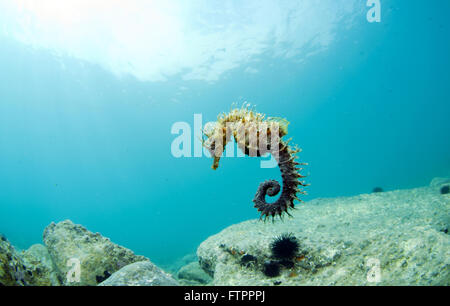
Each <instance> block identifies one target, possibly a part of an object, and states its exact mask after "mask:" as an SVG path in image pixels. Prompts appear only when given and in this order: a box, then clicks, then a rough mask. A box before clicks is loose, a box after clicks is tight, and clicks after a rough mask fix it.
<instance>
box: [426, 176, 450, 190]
mask: <svg viewBox="0 0 450 306" xmlns="http://www.w3.org/2000/svg"><path fill="white" fill-rule="evenodd" d="M448 184H450V179H449V178H445V177H435V178H434V179H432V180H431V183H430V187H434V188H436V189H439V188H441V187H442V186H444V185H448Z"/></svg>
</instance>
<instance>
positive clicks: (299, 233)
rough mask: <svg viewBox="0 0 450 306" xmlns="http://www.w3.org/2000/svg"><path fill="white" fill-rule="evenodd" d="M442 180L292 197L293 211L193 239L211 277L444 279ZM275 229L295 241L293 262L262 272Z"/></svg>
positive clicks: (218, 280) (223, 281) (449, 254)
mask: <svg viewBox="0 0 450 306" xmlns="http://www.w3.org/2000/svg"><path fill="white" fill-rule="evenodd" d="M445 181H447V180H443V179H440V180H439V183H438V182H437V180H435V182H434V183H435V184H433V185H432V186H429V187H423V188H416V189H410V190H397V191H392V192H383V193H376V194H362V195H358V196H353V197H341V198H330V199H316V200H313V201H310V202H307V203H304V204H300V205H298V209H297V210H295V211H293V216H294V218H292V219H285V220H284V221H276V222H275V223H274V224H272V222H267V223H264V222H260V221H257V220H251V221H246V222H242V223H240V224H236V225H232V226H230V227H228V228H226V229H224V230H223V231H222V232H220V233H218V234H217V235H214V236H212V237H209V238H208V239H207V240H206V241H204V242H203V243H202V244H201V245H200V246H199V248H198V250H197V255H198V257H199V261H200V265H201V266H202V268H203V269H204V270H205V271H206V272H207V273H209V274H210V275H211V276H213V277H214V280H213V284H215V285H444V286H448V285H450V267H449V264H450V236H449V234H448V229H449V225H450V216H449V211H450V195H448V194H447V195H442V194H440V192H439V190H438V189H437V188H436V187H437V185H439V186H440V185H441V184H442V182H445ZM282 233H293V235H295V237H296V238H297V239H298V241H299V244H300V248H299V251H298V254H297V256H296V258H295V260H293V266H292V267H286V266H283V265H279V266H280V275H279V276H276V277H268V276H266V275H265V274H264V273H263V267H264V264H265V263H267V262H269V261H276V259H275V258H273V257H272V254H271V250H270V244H271V242H272V241H273V239H274V238H275V237H277V236H279V235H281V234H282ZM247 255H251V257H249V256H247ZM244 256H247V257H245V258H244ZM243 258H244V259H243ZM248 258H251V259H253V260H251V261H245V259H248ZM287 266H289V265H287Z"/></svg>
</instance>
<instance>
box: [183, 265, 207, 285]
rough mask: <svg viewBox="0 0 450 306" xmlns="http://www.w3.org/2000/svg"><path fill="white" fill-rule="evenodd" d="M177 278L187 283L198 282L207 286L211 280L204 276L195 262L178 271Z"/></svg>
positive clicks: (204, 273)
mask: <svg viewBox="0 0 450 306" xmlns="http://www.w3.org/2000/svg"><path fill="white" fill-rule="evenodd" d="M178 278H179V279H183V280H187V281H194V282H198V283H200V284H208V283H210V282H211V281H212V278H211V277H210V276H209V275H208V274H206V272H205V271H203V269H202V268H201V267H200V264H199V263H198V262H197V261H196V262H191V263H190V264H187V265H186V266H184V267H182V268H181V269H180V270H179V271H178Z"/></svg>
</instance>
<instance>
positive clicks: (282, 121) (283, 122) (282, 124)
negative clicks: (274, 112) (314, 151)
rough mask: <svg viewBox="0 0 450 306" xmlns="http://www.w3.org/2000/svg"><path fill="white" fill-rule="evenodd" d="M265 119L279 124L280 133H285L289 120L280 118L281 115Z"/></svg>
mask: <svg viewBox="0 0 450 306" xmlns="http://www.w3.org/2000/svg"><path fill="white" fill-rule="evenodd" d="M267 121H272V122H276V123H278V124H279V127H280V130H281V134H282V135H287V133H288V125H289V123H290V122H289V121H287V120H286V119H285V118H281V117H269V118H267Z"/></svg>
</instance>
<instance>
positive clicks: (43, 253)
mask: <svg viewBox="0 0 450 306" xmlns="http://www.w3.org/2000/svg"><path fill="white" fill-rule="evenodd" d="M21 258H22V261H23V263H24V265H25V266H26V267H27V269H28V271H29V273H31V275H32V278H31V280H30V283H29V284H30V285H32V286H60V285H61V283H60V282H59V280H58V274H57V272H56V267H55V265H54V263H53V261H52V259H51V257H50V254H49V253H48V250H47V248H46V247H45V246H44V245H42V244H34V245H32V246H31V247H30V248H29V249H28V250H26V251H23V252H22V254H21Z"/></svg>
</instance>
